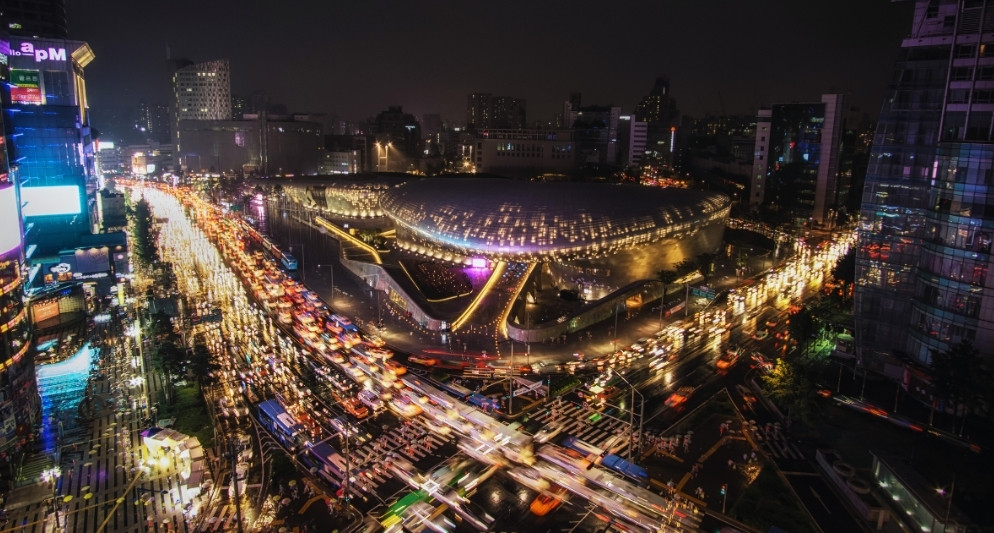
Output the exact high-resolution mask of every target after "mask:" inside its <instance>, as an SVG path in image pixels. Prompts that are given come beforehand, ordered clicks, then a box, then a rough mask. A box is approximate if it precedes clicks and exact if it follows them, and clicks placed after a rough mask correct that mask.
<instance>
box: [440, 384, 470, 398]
mask: <svg viewBox="0 0 994 533" xmlns="http://www.w3.org/2000/svg"><path fill="white" fill-rule="evenodd" d="M438 388H440V389H442V390H444V391H445V392H448V393H449V394H451V395H453V396H455V397H456V398H459V399H460V400H465V399H466V398H469V397H470V395H472V394H473V391H471V390H469V389H467V388H466V387H463V386H461V385H456V384H455V383H454V382H453V381H452V380H451V379H450V380H446V381H439V382H438Z"/></svg>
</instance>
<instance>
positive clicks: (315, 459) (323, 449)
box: [304, 442, 348, 485]
mask: <svg viewBox="0 0 994 533" xmlns="http://www.w3.org/2000/svg"><path fill="white" fill-rule="evenodd" d="M304 460H305V461H306V462H307V463H309V466H312V467H314V468H317V469H318V471H317V473H318V475H320V476H321V477H323V478H324V479H325V480H327V481H328V482H330V483H333V484H335V485H338V484H339V483H340V480H341V479H343V478H344V477H345V472H346V471H347V470H348V469H347V468H346V466H345V459H344V458H342V456H341V455H340V454H339V453H338V450H336V449H335V448H334V447H332V445H330V444H328V443H327V442H320V443H318V444H315V445H313V446H309V447H308V448H307V453H306V454H305V457H304Z"/></svg>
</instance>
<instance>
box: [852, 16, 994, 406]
mask: <svg viewBox="0 0 994 533" xmlns="http://www.w3.org/2000/svg"><path fill="white" fill-rule="evenodd" d="M992 32H994V2H990V1H982V0H931V1H929V0H918V1H917V2H916V6H915V14H914V20H913V21H912V28H911V34H910V36H909V37H907V38H905V40H904V41H903V43H902V51H901V55H900V57H899V59H898V61H897V63H896V65H895V68H894V77H893V80H892V83H891V86H890V89H889V95H888V97H887V99H886V100H885V102H884V105H883V108H882V110H881V112H880V120H879V123H878V125H877V130H876V134H875V136H874V139H873V150H872V152H871V156H870V163H869V167H868V169H867V176H866V186H865V189H864V192H863V201H862V209H861V215H860V226H859V231H860V233H859V235H860V237H859V248H858V250H857V261H856V288H855V312H856V343H857V350H858V356H859V362H860V364H862V365H865V366H866V367H867V368H869V369H870V370H873V371H876V372H880V373H883V374H885V375H889V376H891V377H892V378H895V379H900V378H905V379H908V377H907V376H908V375H909V374H910V375H911V376H921V377H923V378H924V380H925V381H927V369H928V367H929V365H930V364H931V361H932V358H933V357H934V356H935V354H937V353H940V352H943V351H946V350H948V349H949V348H950V347H951V346H952V345H954V344H956V343H958V342H959V341H961V340H967V341H970V342H972V343H973V345H974V346H975V347H976V348H977V349H978V350H979V351H980V352H981V353H982V354H984V355H986V356H990V355H991V354H992V348H991V346H994V287H991V282H992V280H991V279H989V278H988V276H987V273H988V270H989V268H990V266H991V254H990V252H991V239H992V236H994V201H992V200H994V198H992V195H991V181H992V167H994V142H992V141H994V49H988V46H991V45H994V39H992V38H991V36H992V35H994V33H992ZM988 41H990V42H988ZM988 211H990V212H988ZM908 370H911V371H912V372H908ZM914 370H919V371H920V372H914ZM920 385H921V386H918V385H916V384H912V386H911V387H909V390H911V391H913V392H917V393H919V394H920V395H921V396H927V395H928V394H929V387H928V386H927V385H926V384H924V383H922V384H920Z"/></svg>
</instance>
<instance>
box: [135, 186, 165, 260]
mask: <svg viewBox="0 0 994 533" xmlns="http://www.w3.org/2000/svg"><path fill="white" fill-rule="evenodd" d="M131 220H132V239H131V246H132V251H133V252H134V254H135V257H136V258H137V259H138V263H139V264H141V265H142V266H144V267H149V266H151V265H152V264H154V263H155V262H156V261H158V260H159V251H158V249H157V248H156V247H155V239H156V237H157V235H156V232H155V227H154V226H153V224H152V222H153V218H152V208H151V207H150V206H149V204H148V200H146V199H144V198H142V199H141V200H138V202H137V203H135V207H134V209H133V210H132V211H131Z"/></svg>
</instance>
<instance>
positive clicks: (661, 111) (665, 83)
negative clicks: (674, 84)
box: [635, 76, 680, 154]
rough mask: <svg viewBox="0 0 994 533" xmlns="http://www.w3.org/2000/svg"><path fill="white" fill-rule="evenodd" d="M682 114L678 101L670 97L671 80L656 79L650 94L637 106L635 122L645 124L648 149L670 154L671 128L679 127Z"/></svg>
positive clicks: (665, 78)
mask: <svg viewBox="0 0 994 533" xmlns="http://www.w3.org/2000/svg"><path fill="white" fill-rule="evenodd" d="M679 115H680V112H679V111H678V110H677V107H676V100H674V99H673V97H672V96H671V95H670V79H669V78H667V77H665V76H663V77H660V78H656V82H655V83H654V84H653V86H652V90H650V91H649V94H647V95H645V96H644V97H643V98H642V99H641V100H640V101H639V103H638V104H636V105H635V120H637V121H639V122H645V123H646V125H647V131H646V135H647V137H646V149H647V150H649V151H651V152H656V153H657V154H664V153H666V154H668V153H669V146H670V128H671V127H673V126H676V125H677V118H678V117H679Z"/></svg>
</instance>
